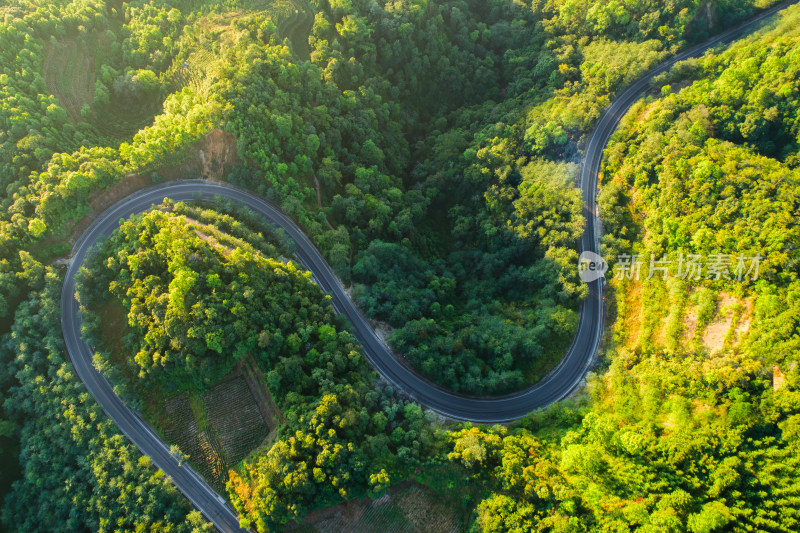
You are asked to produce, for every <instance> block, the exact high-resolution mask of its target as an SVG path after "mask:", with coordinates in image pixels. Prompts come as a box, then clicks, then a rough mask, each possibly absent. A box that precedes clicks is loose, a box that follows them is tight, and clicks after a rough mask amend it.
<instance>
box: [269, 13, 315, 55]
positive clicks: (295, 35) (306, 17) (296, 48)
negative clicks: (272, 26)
mask: <svg viewBox="0 0 800 533" xmlns="http://www.w3.org/2000/svg"><path fill="white" fill-rule="evenodd" d="M291 3H292V10H291V12H290V13H289V14H288V16H287V17H285V18H282V19H281V20H280V21H279V22H278V24H277V26H278V38H280V39H288V40H289V44H290V46H291V48H292V53H293V54H294V56H295V57H296V58H298V59H302V60H306V61H307V60H308V59H310V57H311V55H310V53H311V51H310V49H309V46H308V35H309V34H310V33H311V28H312V26H313V25H314V10H313V9H312V8H311V5H310V4H309V3H308V0H292V2H291Z"/></svg>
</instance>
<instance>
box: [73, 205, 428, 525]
mask: <svg viewBox="0 0 800 533" xmlns="http://www.w3.org/2000/svg"><path fill="white" fill-rule="evenodd" d="M241 218H243V217H237V219H233V218H231V217H230V216H225V215H220V214H218V213H217V212H215V211H211V210H207V209H206V210H203V209H199V208H193V207H189V206H186V205H184V204H173V205H169V206H168V211H167V212H164V211H160V210H155V211H152V212H150V213H149V214H147V215H144V216H140V217H137V218H135V219H133V220H130V221H127V222H126V223H125V224H123V225H122V227H121V228H120V230H119V231H118V232H117V233H115V235H114V237H112V238H111V239H109V240H108V241H106V243H105V244H104V245H103V247H102V248H101V249H100V250H99V251H98V253H97V255H95V256H94V259H93V260H92V262H91V264H90V266H89V267H88V269H85V270H83V271H82V272H81V278H80V280H79V287H78V294H79V297H80V301H81V305H82V306H85V307H86V310H87V311H89V309H91V308H93V307H97V306H98V305H99V304H101V303H102V302H103V300H107V299H115V300H117V301H120V302H121V303H122V304H123V305H124V307H125V309H126V310H127V324H128V326H129V327H128V328H126V331H124V333H123V332H118V333H120V334H121V335H122V336H123V338H124V339H125V340H124V346H123V347H122V350H121V351H122V352H123V353H122V354H120V355H122V358H123V360H124V361H125V363H127V365H126V366H127V368H126V367H125V366H123V367H122V368H119V366H116V367H115V366H114V365H115V358H114V357H113V356H112V355H111V354H108V355H107V356H106V357H105V358H104V361H103V362H102V363H99V364H100V366H101V368H107V369H109V370H108V371H107V374H108V375H110V376H114V371H116V372H117V374H118V375H117V379H115V382H116V383H118V384H119V385H122V386H123V387H125V388H126V389H128V390H130V389H137V390H138V391H139V392H138V394H133V395H131V393H130V392H129V393H123V394H124V395H125V396H129V395H130V397H129V403H131V404H133V405H137V404H141V402H142V399H143V398H145V397H147V396H151V395H153V394H159V393H160V392H161V391H174V390H176V389H182V388H204V387H206V386H208V385H209V384H212V383H214V382H217V381H219V379H220V378H221V377H222V376H225V375H226V374H228V373H229V372H230V371H231V370H232V369H233V367H234V366H235V365H236V364H237V363H240V362H241V361H242V360H243V359H245V358H249V359H252V360H254V362H255V364H256V365H257V366H259V367H260V368H261V369H262V370H263V373H264V375H265V376H266V381H267V385H268V387H269V390H270V392H271V394H272V396H273V397H274V398H276V402H277V403H278V405H279V407H280V408H281V410H282V412H283V417H284V418H285V419H286V424H285V425H283V426H282V427H281V428H280V436H281V437H280V438H279V440H278V441H277V442H275V443H272V445H271V447H270V449H269V450H268V451H267V452H266V453H258V454H256V455H255V456H253V457H250V458H248V459H247V460H246V461H245V463H244V465H242V466H241V467H240V471H241V474H239V473H235V472H234V473H232V474H231V478H230V481H229V483H228V488H229V491H230V496H231V498H232V501H233V502H234V505H235V506H236V508H237V510H238V511H239V512H240V513H241V515H242V516H243V518H244V522H243V523H244V524H252V525H253V526H255V527H256V528H257V529H258V530H259V531H267V530H273V529H274V528H275V527H276V526H278V525H280V524H283V523H285V522H286V521H287V520H290V519H293V518H297V517H300V516H302V515H303V514H304V513H305V512H306V511H307V510H308V509H309V508H313V507H320V506H323V505H325V504H327V503H333V502H335V501H338V500H339V499H342V498H344V499H347V498H353V497H361V496H363V495H365V494H366V493H369V494H378V493H380V492H381V491H383V490H384V489H386V488H387V487H388V486H389V485H390V484H391V483H392V482H393V480H402V479H405V478H407V477H409V476H410V475H411V474H413V472H414V471H415V469H416V468H417V467H418V466H420V465H421V464H422V463H423V462H424V461H425V460H426V457H425V456H426V455H427V454H429V453H430V450H431V449H432V447H433V431H432V427H431V426H430V425H429V424H426V422H425V417H424V414H423V411H422V409H421V408H420V407H419V406H418V405H415V404H412V403H407V402H405V401H402V400H400V399H397V398H394V397H393V396H394V392H393V391H392V390H391V389H388V390H386V389H384V390H381V389H380V388H378V387H376V375H375V374H374V372H372V371H371V369H370V368H369V365H367V364H366V361H365V360H364V358H363V356H362V355H361V353H360V350H359V348H358V347H357V346H356V344H355V340H354V339H353V337H352V335H351V334H350V333H348V332H347V331H345V330H343V328H342V325H341V320H342V319H337V318H336V316H335V314H334V312H333V307H332V306H331V304H330V302H329V297H328V296H326V295H324V294H323V293H322V291H320V290H319V288H318V287H317V286H316V285H315V284H314V283H313V282H312V281H311V274H310V273H308V272H305V273H304V272H301V271H299V270H298V268H297V266H295V265H294V264H292V263H291V262H288V263H283V262H281V261H280V260H279V259H275V257H279V256H280V252H279V250H278V249H277V248H276V247H275V246H273V245H271V244H270V243H269V242H268V241H266V240H265V239H264V237H263V236H262V234H261V233H255V232H253V231H252V230H249V229H247V228H246V227H244V226H243V225H242V224H241V223H240V222H239V221H238V220H239V219H241ZM220 226H221V227H225V226H227V227H229V228H230V230H231V231H232V232H235V235H236V236H234V235H232V234H228V233H223V232H221V231H220V230H219V229H218V228H219V227H220ZM98 295H99V296H98ZM101 321H102V315H101V314H100V313H88V312H87V320H86V321H85V322H84V324H85V328H86V329H87V335H88V338H89V339H92V340H91V341H90V342H92V344H97V345H98V346H101V345H102V344H101V342H100V341H101V339H102V337H101V335H100V329H101V327H100V324H99V323H100V322H101ZM337 325H338V326H337ZM126 378H127V379H126ZM118 390H123V389H120V388H119V387H118ZM309 464H312V465H315V466H314V467H313V469H312V468H311V467H309V466H308V465H309ZM289 480H291V482H289ZM251 494H258V497H254V496H252V495H251Z"/></svg>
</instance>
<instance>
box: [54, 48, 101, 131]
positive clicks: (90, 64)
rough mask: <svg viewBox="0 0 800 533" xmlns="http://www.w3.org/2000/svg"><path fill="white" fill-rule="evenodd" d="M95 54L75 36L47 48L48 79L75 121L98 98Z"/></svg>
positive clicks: (77, 120) (78, 120)
mask: <svg viewBox="0 0 800 533" xmlns="http://www.w3.org/2000/svg"><path fill="white" fill-rule="evenodd" d="M94 70H95V65H94V57H93V56H91V55H89V54H88V53H87V52H86V50H85V49H84V47H83V46H81V45H79V44H78V42H77V41H76V40H75V39H65V40H63V41H61V42H59V43H58V44H57V45H52V44H51V45H50V46H49V47H48V48H47V55H46V56H45V60H44V81H45V84H46V85H47V89H48V90H49V91H50V93H51V94H52V95H53V96H55V97H56V98H57V99H58V102H59V103H60V104H61V107H63V108H64V109H65V110H66V111H67V113H68V114H69V116H70V118H71V119H72V121H73V122H76V123H77V122H81V121H82V120H84V119H83V117H82V116H81V108H83V106H84V105H87V104H88V105H90V106H91V104H92V101H93V100H94V82H95V76H94Z"/></svg>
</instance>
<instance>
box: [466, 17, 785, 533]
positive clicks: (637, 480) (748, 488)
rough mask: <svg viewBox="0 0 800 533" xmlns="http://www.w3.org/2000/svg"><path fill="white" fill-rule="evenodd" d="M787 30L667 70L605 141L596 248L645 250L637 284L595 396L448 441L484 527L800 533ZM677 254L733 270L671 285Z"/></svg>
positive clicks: (620, 290)
mask: <svg viewBox="0 0 800 533" xmlns="http://www.w3.org/2000/svg"><path fill="white" fill-rule="evenodd" d="M799 22H800V10H798V9H797V8H792V9H791V10H790V11H789V12H788V13H787V14H786V15H785V16H783V17H781V19H780V21H779V22H778V23H777V24H773V25H771V26H770V27H769V28H768V30H765V31H762V32H761V33H759V34H757V35H755V36H753V37H750V38H748V39H746V40H745V41H743V42H741V43H738V44H736V45H734V46H733V47H731V49H730V50H726V51H720V52H719V53H715V54H708V55H707V56H705V57H703V58H702V59H700V60H697V61H695V60H691V61H689V62H686V63H684V64H679V65H678V66H676V67H675V68H674V69H673V70H672V71H671V72H670V73H668V74H666V75H665V76H663V77H661V78H659V79H657V80H656V83H655V84H654V89H655V90H656V91H657V92H658V94H659V96H658V97H651V98H648V99H646V100H645V101H643V102H641V103H640V104H639V105H638V106H636V107H635V108H634V109H633V110H632V111H631V113H630V114H629V116H628V117H627V119H626V121H625V122H624V124H623V126H622V128H621V129H620V131H619V132H618V133H617V134H616V135H615V137H614V139H613V141H612V143H611V144H610V145H609V148H608V150H607V152H606V156H607V159H606V163H605V166H604V183H603V185H602V192H601V196H600V198H601V211H602V215H603V221H604V225H605V231H606V235H605V237H604V243H605V252H606V253H607V254H608V256H609V257H611V258H614V257H616V255H617V254H618V253H628V254H637V253H638V254H641V257H642V260H643V262H644V263H645V264H644V265H643V266H642V276H641V278H640V280H639V281H637V280H636V279H615V280H614V281H613V282H612V283H613V288H614V296H615V300H616V302H615V305H614V308H613V309H614V311H615V314H616V322H615V323H614V324H613V327H612V330H613V339H612V340H611V341H610V345H609V349H608V350H607V352H606V356H605V359H606V364H607V365H608V368H607V370H604V371H603V372H602V373H601V374H599V375H597V376H596V377H595V378H594V379H593V380H592V381H591V382H590V387H589V391H590V393H591V394H590V397H589V398H586V399H584V400H583V401H581V402H579V403H576V404H575V405H574V406H573V407H572V408H564V407H560V408H559V407H554V408H551V409H550V410H549V412H548V413H546V414H543V415H538V416H535V417H533V418H531V419H530V420H529V421H528V422H526V423H523V424H521V426H520V427H519V428H516V429H510V430H509V429H505V428H502V429H501V428H495V429H491V430H483V429H480V428H471V427H467V428H465V429H463V430H462V431H460V432H456V433H454V434H453V435H452V444H451V449H452V451H451V453H450V459H451V460H453V461H455V462H458V463H461V464H463V465H465V466H466V467H468V468H469V469H470V470H471V471H472V472H473V473H474V476H475V478H476V480H479V482H481V483H485V484H486V485H487V486H488V487H491V488H490V491H491V494H490V495H488V496H487V497H486V498H485V499H484V500H483V501H482V502H481V503H480V504H479V506H478V519H477V523H478V527H479V529H480V530H481V531H628V530H641V531H645V530H647V531H651V530H658V531H676V532H677V531H691V532H711V531H796V530H798V528H800V512H798V509H800V507H799V504H800V461H798V457H800V455H798V451H799V450H800V432H799V431H798V430H799V429H800V426H799V425H798V423H799V422H800V394H799V393H798V384H800V379H799V378H800V375H799V374H798V366H797V359H798V356H797V342H798V324H797V317H798V309H797V305H798V273H799V272H798V268H797V246H798V244H799V243H800V234H798V231H797V225H796V219H797V216H798V207H800V196H798V185H800V173H798V168H797V153H798V140H799V139H800V136H799V135H798V134H799V133H800V131H798V123H797V116H798V115H797V106H798V104H799V103H800V92H799V91H798V89H799V87H798V85H797V81H796V80H797V75H796V72H797V69H798V67H799V66H800V55H799V54H798V51H800V31H799V30H800V24H798V23H799ZM654 92H655V91H654ZM681 253H682V254H684V256H685V257H688V256H689V255H690V254H698V255H702V256H703V257H704V258H707V257H708V256H709V255H714V254H722V255H725V256H729V258H728V259H726V261H731V260H730V257H732V258H734V259H733V260H732V263H733V264H732V265H730V266H728V269H729V270H727V274H721V275H720V279H716V278H717V275H716V273H714V272H713V271H708V270H703V272H702V274H701V279H697V280H695V279H693V276H690V277H689V278H688V279H681V278H680V275H679V271H678V266H679V257H680V254H681ZM651 254H652V255H654V256H655V257H656V258H658V259H661V258H662V256H663V255H664V254H667V257H668V259H671V260H674V263H673V264H672V265H671V266H670V267H669V269H670V270H669V276H668V277H667V279H666V281H665V280H664V279H663V275H662V273H661V272H660V271H659V272H657V273H656V274H655V276H654V277H653V278H652V279H646V278H647V275H648V274H647V269H648V268H649V261H650V257H651ZM740 254H743V255H745V256H747V257H750V256H753V255H756V254H761V255H762V256H763V258H764V259H763V262H762V263H761V268H760V271H759V273H758V275H757V276H756V275H755V272H751V273H750V274H749V275H748V276H746V277H745V276H743V278H742V280H739V279H738V276H737V275H736V274H735V266H736V263H737V261H736V259H735V258H737V257H738V256H739V255H740ZM725 264H727V263H725ZM617 272H619V270H617ZM723 272H724V270H723ZM709 274H710V275H711V279H706V278H708V276H709ZM726 275H727V276H728V279H726V278H725V276H726ZM609 277H617V276H614V275H613V274H609ZM755 277H757V278H758V279H757V280H753V278H755Z"/></svg>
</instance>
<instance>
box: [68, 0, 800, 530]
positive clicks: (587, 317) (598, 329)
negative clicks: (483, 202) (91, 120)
mask: <svg viewBox="0 0 800 533" xmlns="http://www.w3.org/2000/svg"><path fill="white" fill-rule="evenodd" d="M798 1H800V0H793V1H789V2H784V3H782V4H779V5H778V6H776V7H774V8H772V9H769V10H767V11H765V12H763V13H761V14H760V15H758V16H757V17H755V18H754V19H753V20H751V21H750V22H748V23H746V24H743V25H742V26H739V27H737V28H734V29H731V30H729V31H727V32H725V33H723V34H721V35H719V36H717V37H715V38H713V39H711V40H710V41H708V42H706V43H703V44H701V45H698V46H695V47H693V48H691V49H689V50H686V51H684V52H682V53H680V54H678V55H677V56H675V57H673V58H672V59H670V60H669V61H666V62H665V63H662V64H661V65H659V66H658V67H656V68H654V69H652V70H650V71H649V72H648V73H646V74H645V75H644V76H642V77H641V78H640V79H639V80H638V81H636V82H635V83H633V84H632V85H631V86H630V87H629V88H628V89H627V90H626V91H625V92H623V93H622V95H620V96H619V97H618V98H617V99H616V100H615V101H614V102H613V103H612V105H611V106H610V107H609V108H608V109H607V110H606V112H605V113H604V115H603V116H602V117H601V118H600V120H599V122H598V124H597V126H596V127H595V129H594V131H593V132H592V134H591V136H590V138H589V141H588V143H587V146H586V155H585V163H584V165H583V168H582V170H581V176H580V185H581V190H582V193H583V201H584V206H585V207H584V214H585V217H586V227H585V230H584V234H583V237H582V239H581V243H580V244H581V249H582V250H583V251H592V252H597V251H598V250H599V244H598V233H597V227H598V224H599V221H598V220H597V204H596V193H597V177H598V173H599V170H600V164H601V162H602V158H603V150H604V148H605V145H606V143H607V142H608V140H609V138H610V137H611V134H612V133H613V132H614V130H615V129H616V127H617V125H618V124H619V121H620V120H621V119H622V117H623V116H624V115H625V113H626V112H627V111H628V109H630V107H631V106H632V105H633V104H634V103H635V102H636V101H637V100H638V99H639V98H640V97H641V96H643V95H644V93H645V92H646V91H647V90H648V88H649V82H650V80H651V79H652V77H653V76H656V75H658V74H660V73H662V72H665V71H667V70H669V68H670V67H672V66H673V65H674V64H675V63H676V62H678V61H681V60H684V59H687V58H690V57H696V56H699V55H701V54H702V53H703V52H705V51H706V50H708V49H709V48H711V47H715V46H719V45H723V44H727V43H730V42H732V41H733V40H735V39H736V38H738V37H739V36H741V35H742V34H744V33H745V32H747V31H748V30H750V29H752V28H753V27H754V26H756V25H757V24H758V23H760V22H762V21H763V20H764V19H766V18H767V17H769V16H771V15H773V14H774V13H776V12H777V11H779V10H781V9H783V8H785V7H787V6H789V5H791V4H795V3H797V2H798ZM214 196H222V197H225V198H228V199H230V200H234V201H236V202H239V203H241V204H244V205H246V206H248V207H249V208H250V209H252V210H253V211H255V212H257V213H259V214H261V215H262V216H263V217H264V218H266V219H268V220H270V221H271V222H272V223H274V224H276V225H278V226H280V227H282V228H283V229H284V230H285V231H286V232H287V234H288V235H289V237H291V238H292V239H293V240H294V241H295V243H296V247H297V251H296V256H297V259H298V260H299V261H300V262H302V263H303V265H305V266H306V267H307V268H308V269H309V270H310V271H311V272H312V273H313V275H314V278H315V280H316V281H317V283H318V284H319V285H320V287H321V288H322V289H323V290H324V291H325V292H326V293H328V294H329V295H330V296H331V298H332V303H333V305H334V307H335V309H336V310H337V312H339V313H341V314H344V315H346V316H347V318H349V319H350V322H351V323H352V324H353V329H354V333H355V336H356V338H357V339H358V341H359V342H360V343H361V344H362V346H363V348H364V353H365V354H366V356H367V358H368V359H369V361H370V362H371V363H372V365H373V366H374V367H375V369H376V370H377V371H378V372H379V373H380V374H381V375H382V376H383V377H384V378H385V379H386V380H387V381H389V382H391V383H392V384H394V385H395V386H396V387H398V388H400V389H402V390H403V391H405V392H406V393H407V394H408V395H409V396H411V397H412V398H414V399H415V400H416V401H417V402H419V403H420V404H422V405H424V406H425V407H428V408H430V409H432V410H434V411H436V412H438V413H441V414H443V415H445V416H447V417H450V418H453V419H457V420H468V421H473V422H479V423H504V422H510V421H513V420H516V419H518V418H520V417H522V416H524V415H526V414H527V413H530V412H531V411H533V410H536V409H539V408H542V407H545V406H547V405H550V404H551V403H553V402H556V401H559V400H561V399H563V398H564V397H566V396H567V395H569V394H570V393H571V392H572V391H573V390H575V388H576V387H578V385H579V384H580V382H581V380H582V379H583V377H584V375H585V374H586V371H587V369H588V368H589V365H590V364H591V362H592V360H593V358H594V356H595V354H596V353H597V349H598V345H599V343H600V339H601V337H602V330H603V282H602V281H600V280H598V281H595V282H593V283H591V284H589V297H588V298H587V299H586V301H585V302H584V303H583V304H582V306H581V309H580V319H579V324H578V333H577V334H576V336H575V339H574V340H573V342H572V345H571V346H570V348H569V350H568V352H567V354H566V356H565V357H564V359H563V360H562V361H561V362H560V363H559V365H558V366H557V367H556V368H555V369H553V371H552V372H550V374H548V376H547V377H545V378H544V379H543V380H542V381H540V382H539V383H537V384H536V385H535V386H533V387H531V388H529V389H526V390H524V391H521V392H517V393H515V394H510V395H508V396H504V397H495V398H477V397H470V396H464V395H460V394H455V393H453V392H450V391H448V390H446V389H443V388H441V387H439V386H437V385H436V384H434V383H432V382H430V381H428V380H426V379H425V378H423V377H421V376H420V375H418V374H417V373H416V372H414V371H413V370H412V369H411V368H409V367H408V366H407V365H405V364H404V363H403V361H402V359H401V358H399V357H397V356H395V355H394V354H393V353H392V352H391V350H390V349H389V348H388V347H387V346H386V345H385V344H384V343H383V342H382V341H381V340H380V339H379V338H378V336H377V335H376V334H375V332H374V330H373V329H372V328H371V327H370V325H369V323H368V322H367V320H366V319H365V318H364V316H363V315H362V314H361V311H360V310H359V309H358V308H357V307H356V306H355V304H354V303H353V302H352V301H351V300H350V298H349V297H348V296H347V294H346V293H345V290H344V288H343V287H342V286H341V284H340V283H339V282H338V280H337V278H336V276H335V275H334V274H333V271H332V270H331V268H330V266H328V264H327V263H326V262H325V260H324V259H323V257H322V255H321V254H320V252H319V251H318V250H317V248H316V247H315V246H314V244H313V243H312V242H311V241H310V240H309V238H308V237H307V236H306V235H305V233H303V231H302V230H301V229H300V227H299V226H297V224H296V223H295V222H294V221H292V220H291V219H290V218H289V217H288V216H287V215H285V214H284V213H283V212H281V210H280V209H279V208H278V207H277V206H275V205H273V204H271V203H269V202H267V201H265V200H264V199H262V198H260V197H258V196H256V195H254V194H252V193H250V192H247V191H244V190H241V189H237V188H234V187H232V186H229V185H223V184H220V183H212V182H208V181H201V180H181V181H174V182H170V183H165V184H162V185H157V186H154V187H150V188H147V189H144V190H141V191H139V192H136V193H134V194H132V195H131V196H129V197H127V198H125V199H124V200H122V201H120V202H118V203H117V204H115V205H114V206H112V207H111V208H109V209H108V210H107V211H105V212H104V213H103V214H102V215H101V216H100V217H98V218H97V219H96V220H95V221H94V223H93V224H92V225H91V226H90V227H89V228H88V229H87V230H86V232H85V233H84V234H83V235H82V236H81V238H80V239H79V240H78V242H76V243H75V246H74V248H73V262H72V264H71V265H70V267H69V269H68V271H67V274H66V277H65V280H64V287H63V291H62V298H61V325H62V329H63V335H64V340H65V342H66V346H67V350H68V352H69V355H70V357H71V358H72V362H73V364H74V366H75V370H76V372H77V374H78V376H79V377H80V379H81V380H82V381H83V382H84V383H85V384H86V387H87V388H88V389H89V391H90V392H91V393H92V395H93V396H94V397H95V399H96V400H97V402H98V403H99V404H100V405H101V406H102V408H103V410H104V411H105V412H106V414H107V415H108V416H109V417H110V418H111V419H112V420H113V421H114V422H115V423H116V424H117V425H118V426H119V428H120V429H121V430H122V432H123V433H124V434H125V435H127V436H128V438H129V439H130V440H131V441H132V442H133V443H134V444H135V445H136V446H137V447H138V448H139V449H140V450H141V451H142V453H143V454H145V455H147V456H149V457H150V458H151V459H152V460H153V462H154V463H155V465H156V466H158V468H160V469H162V470H163V471H164V472H165V473H166V474H167V475H168V476H170V477H171V478H172V480H173V481H174V482H175V485H176V486H177V487H178V488H179V489H180V490H181V492H183V493H184V494H185V495H186V497H187V498H189V500H190V501H191V502H192V503H193V504H194V505H195V507H197V508H198V509H199V510H200V511H201V512H202V513H203V514H204V515H205V516H206V518H207V519H209V520H210V521H211V522H213V523H214V525H215V526H216V527H217V528H218V529H219V530H220V531H224V532H233V531H244V530H242V529H240V528H239V523H238V519H237V516H236V513H235V512H234V511H233V510H232V509H231V508H230V507H229V506H227V505H226V504H225V501H224V499H223V498H222V497H221V496H219V495H218V494H216V493H215V492H214V491H213V489H211V487H210V486H209V485H208V484H207V483H206V482H205V481H204V480H203V479H202V478H201V476H199V475H198V474H197V473H196V472H195V471H194V470H192V468H191V467H190V466H188V465H187V464H185V463H184V464H182V465H181V464H179V462H178V460H177V459H176V458H175V457H173V456H172V455H170V452H169V447H168V446H167V445H166V444H165V443H164V442H163V441H162V440H161V439H160V438H159V437H158V435H156V434H155V433H154V432H153V430H152V429H151V428H150V427H149V426H148V425H147V424H146V423H145V422H144V421H142V420H141V418H140V417H139V416H138V415H136V414H135V413H134V412H133V411H132V410H131V409H130V408H128V407H127V406H126V405H125V404H124V403H123V402H122V400H120V398H119V397H118V396H117V395H116V393H115V392H114V389H113V387H112V386H111V385H110V384H109V383H108V381H107V380H106V379H105V378H104V377H103V376H102V375H101V374H100V373H99V372H98V371H97V370H96V369H95V368H94V366H93V365H92V358H93V355H92V354H93V350H92V349H91V348H90V347H89V346H88V345H87V344H86V343H85V342H84V341H83V339H82V338H81V316H80V310H79V306H78V302H77V301H76V300H75V296H74V295H75V274H76V272H77V271H78V270H79V269H80V267H81V266H82V265H83V263H84V261H85V259H86V257H87V255H89V254H90V253H91V252H92V251H93V250H94V249H95V245H96V243H97V242H98V239H101V238H102V237H105V236H108V235H110V234H111V233H112V232H113V231H114V230H115V229H116V228H117V227H119V224H120V221H121V220H122V219H125V218H128V217H130V216H131V215H134V214H137V213H142V212H144V211H147V210H149V209H151V208H152V206H154V205H157V204H159V203H161V202H162V201H163V199H164V198H165V197H169V198H171V199H173V200H176V201H187V200H194V199H201V198H202V199H211V198H213V197H214ZM576 267H577V266H576Z"/></svg>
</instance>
